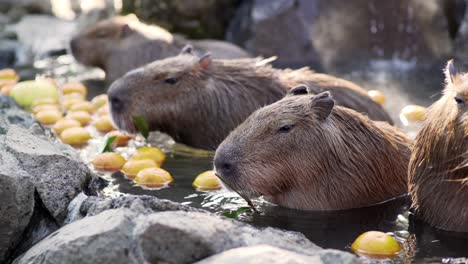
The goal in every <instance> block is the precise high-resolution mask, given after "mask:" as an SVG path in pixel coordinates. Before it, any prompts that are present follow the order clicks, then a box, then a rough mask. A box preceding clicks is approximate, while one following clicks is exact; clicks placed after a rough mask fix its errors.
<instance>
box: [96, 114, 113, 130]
mask: <svg viewBox="0 0 468 264" xmlns="http://www.w3.org/2000/svg"><path fill="white" fill-rule="evenodd" d="M93 125H94V127H95V128H96V129H97V130H98V131H99V132H103V133H106V132H109V131H112V130H114V125H112V122H111V120H110V118H109V116H101V117H99V118H98V119H97V120H96V121H94V123H93Z"/></svg>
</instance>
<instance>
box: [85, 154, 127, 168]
mask: <svg viewBox="0 0 468 264" xmlns="http://www.w3.org/2000/svg"><path fill="white" fill-rule="evenodd" d="M92 164H93V166H94V168H95V169H96V170H101V171H118V170H120V169H122V166H123V165H124V164H125V158H124V157H122V155H120V154H119V153H115V152H106V153H101V154H99V155H97V156H96V158H94V160H93V162H92Z"/></svg>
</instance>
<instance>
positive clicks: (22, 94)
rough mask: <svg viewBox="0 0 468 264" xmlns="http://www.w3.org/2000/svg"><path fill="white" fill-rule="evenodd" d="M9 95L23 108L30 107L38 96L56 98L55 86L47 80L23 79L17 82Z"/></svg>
mask: <svg viewBox="0 0 468 264" xmlns="http://www.w3.org/2000/svg"><path fill="white" fill-rule="evenodd" d="M10 96H11V97H13V99H15V101H16V102H17V103H18V104H19V105H21V106H22V107H25V108H28V109H29V108H30V107H31V105H32V103H33V102H34V100H36V99H38V98H52V99H55V100H58V96H59V95H58V91H57V88H56V87H55V86H54V85H52V84H51V83H50V82H48V81H44V80H41V81H39V80H38V81H24V82H19V83H17V84H16V85H15V86H14V87H13V89H12V90H11V92H10Z"/></svg>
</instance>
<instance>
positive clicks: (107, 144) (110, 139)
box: [101, 136, 117, 153]
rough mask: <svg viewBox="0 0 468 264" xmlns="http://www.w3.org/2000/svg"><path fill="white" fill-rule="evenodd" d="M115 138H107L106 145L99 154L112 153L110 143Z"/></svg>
mask: <svg viewBox="0 0 468 264" xmlns="http://www.w3.org/2000/svg"><path fill="white" fill-rule="evenodd" d="M116 138H117V137H116V136H113V137H109V138H107V140H106V144H105V145H104V148H103V149H102V151H101V153H105V152H112V143H113V142H114V140H115V139H116Z"/></svg>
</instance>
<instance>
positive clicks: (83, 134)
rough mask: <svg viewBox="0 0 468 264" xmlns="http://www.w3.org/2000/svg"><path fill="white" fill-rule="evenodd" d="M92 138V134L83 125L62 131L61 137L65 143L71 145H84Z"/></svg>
mask: <svg viewBox="0 0 468 264" xmlns="http://www.w3.org/2000/svg"><path fill="white" fill-rule="evenodd" d="M90 138H91V134H90V133H89V132H88V130H86V129H85V128H83V127H70V128H67V129H65V130H63V131H62V133H60V139H61V140H62V142H63V143H65V144H69V145H75V146H79V145H83V144H86V143H87V142H88V140H89V139H90Z"/></svg>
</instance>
